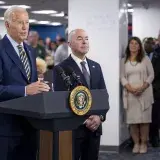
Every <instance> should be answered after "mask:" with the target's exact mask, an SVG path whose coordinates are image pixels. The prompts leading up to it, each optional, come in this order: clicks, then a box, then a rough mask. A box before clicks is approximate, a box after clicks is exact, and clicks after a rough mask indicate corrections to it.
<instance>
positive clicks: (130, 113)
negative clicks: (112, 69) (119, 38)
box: [120, 37, 154, 153]
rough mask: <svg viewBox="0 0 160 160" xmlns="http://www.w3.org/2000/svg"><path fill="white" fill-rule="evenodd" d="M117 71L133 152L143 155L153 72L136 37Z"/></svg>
mask: <svg viewBox="0 0 160 160" xmlns="http://www.w3.org/2000/svg"><path fill="white" fill-rule="evenodd" d="M120 72H121V73H120V78H121V83H122V86H123V102H124V108H125V111H126V121H127V124H129V125H130V134H131V137H132V139H133V142H134V147H133V153H146V152H147V140H148V133H149V123H151V111H152V103H153V92H152V81H153V79H154V71H153V67H152V64H151V61H150V60H149V58H148V57H147V56H145V54H144V51H143V48H142V43H141V41H140V39H139V38H138V37H132V38H131V39H130V40H129V42H128V46H127V49H126V55H125V58H123V59H122V61H121V71H120Z"/></svg>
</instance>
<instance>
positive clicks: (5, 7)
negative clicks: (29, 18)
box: [0, 5, 31, 9]
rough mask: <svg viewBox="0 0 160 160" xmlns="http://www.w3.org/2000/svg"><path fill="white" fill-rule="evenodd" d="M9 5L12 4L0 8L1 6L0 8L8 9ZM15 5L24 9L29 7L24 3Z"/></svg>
mask: <svg viewBox="0 0 160 160" xmlns="http://www.w3.org/2000/svg"><path fill="white" fill-rule="evenodd" d="M11 6H12V5H7V6H0V8H2V9H8V8H10V7H11ZM16 6H18V7H21V8H25V9H29V8H31V7H30V6H26V5H16Z"/></svg>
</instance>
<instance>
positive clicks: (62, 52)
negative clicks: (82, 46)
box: [54, 38, 68, 65]
mask: <svg viewBox="0 0 160 160" xmlns="http://www.w3.org/2000/svg"><path fill="white" fill-rule="evenodd" d="M67 57H68V44H67V43H66V40H65V39H64V38H61V39H60V40H59V46H58V48H57V50H56V52H55V55H54V65H58V64H59V63H61V62H63V61H64V60H65V59H66V58H67Z"/></svg>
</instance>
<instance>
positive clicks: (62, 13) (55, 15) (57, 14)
mask: <svg viewBox="0 0 160 160" xmlns="http://www.w3.org/2000/svg"><path fill="white" fill-rule="evenodd" d="M51 16H52V17H64V12H61V13H56V14H51Z"/></svg>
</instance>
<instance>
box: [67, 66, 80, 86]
mask: <svg viewBox="0 0 160 160" xmlns="http://www.w3.org/2000/svg"><path fill="white" fill-rule="evenodd" d="M65 71H66V72H67V73H68V74H69V75H71V76H72V77H73V79H74V80H75V81H76V82H77V83H78V85H82V82H81V79H80V76H78V75H76V73H75V72H74V70H73V69H72V68H71V67H69V66H67V67H66V68H65Z"/></svg>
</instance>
